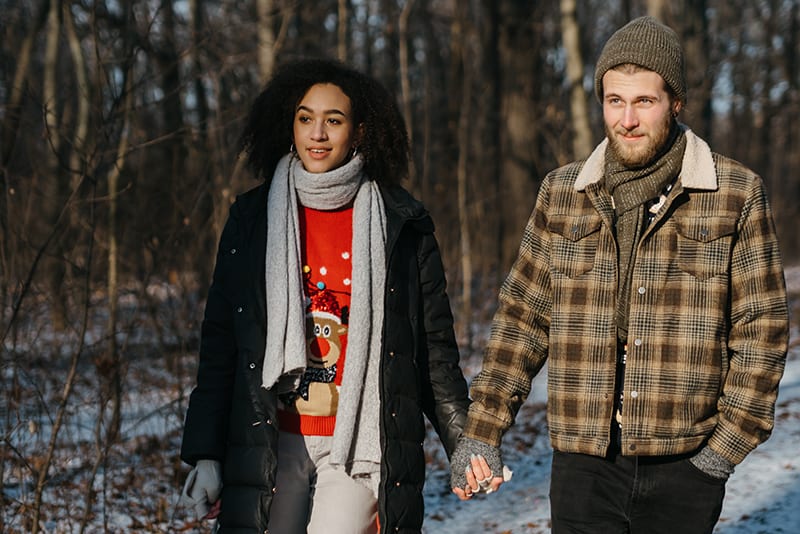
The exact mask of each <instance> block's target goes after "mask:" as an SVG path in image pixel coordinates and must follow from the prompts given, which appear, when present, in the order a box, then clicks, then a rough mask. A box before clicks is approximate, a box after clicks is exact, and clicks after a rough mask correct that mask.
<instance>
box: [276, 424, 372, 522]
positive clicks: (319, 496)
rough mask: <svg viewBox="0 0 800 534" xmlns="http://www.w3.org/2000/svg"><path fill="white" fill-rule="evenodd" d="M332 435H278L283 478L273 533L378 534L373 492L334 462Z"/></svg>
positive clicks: (278, 487)
mask: <svg viewBox="0 0 800 534" xmlns="http://www.w3.org/2000/svg"><path fill="white" fill-rule="evenodd" d="M332 440H333V438H332V437H331V436H301V435H300V434H292V433H289V432H281V433H280V435H279V437H278V475H277V480H276V483H275V495H274V496H273V497H272V506H270V513H269V532H270V534H306V533H308V534H323V533H325V534H375V533H376V532H377V531H378V528H377V513H378V503H377V500H376V499H375V495H374V494H373V493H372V490H370V489H369V488H367V487H366V486H364V485H362V484H359V483H358V482H356V481H354V480H353V479H352V478H350V477H349V476H348V475H347V474H346V473H345V472H344V471H342V470H340V469H334V468H333V467H332V466H331V464H330V463H329V461H328V460H329V457H330V452H331V441H332Z"/></svg>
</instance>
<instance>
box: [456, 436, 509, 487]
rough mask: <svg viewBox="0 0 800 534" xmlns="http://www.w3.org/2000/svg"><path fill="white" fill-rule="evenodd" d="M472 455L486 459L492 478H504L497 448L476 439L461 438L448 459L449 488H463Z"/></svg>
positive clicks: (501, 460)
mask: <svg viewBox="0 0 800 534" xmlns="http://www.w3.org/2000/svg"><path fill="white" fill-rule="evenodd" d="M473 455H474V456H483V457H484V458H486V463H487V464H489V469H491V470H492V476H493V477H504V471H503V459H502V457H501V455H500V449H499V448H498V447H494V446H492V445H489V444H488V443H484V442H483V441H478V440H476V439H470V438H465V437H462V438H460V439H459V440H458V444H457V445H456V450H455V451H453V455H452V456H451V457H450V487H453V488H464V487H465V486H466V485H467V475H466V474H465V473H466V469H467V467H468V466H470V460H471V458H472V456H473Z"/></svg>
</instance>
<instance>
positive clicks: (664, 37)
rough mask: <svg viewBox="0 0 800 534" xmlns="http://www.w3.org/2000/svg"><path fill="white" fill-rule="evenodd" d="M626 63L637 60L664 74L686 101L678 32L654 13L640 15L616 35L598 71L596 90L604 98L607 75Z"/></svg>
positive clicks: (677, 93) (595, 76)
mask: <svg viewBox="0 0 800 534" xmlns="http://www.w3.org/2000/svg"><path fill="white" fill-rule="evenodd" d="M623 63H633V64H635V65H639V66H641V67H644V68H646V69H648V70H652V71H653V72H656V73H658V74H660V75H661V77H662V78H664V81H665V82H666V83H667V85H668V86H669V87H670V88H671V89H672V91H673V92H674V93H675V96H676V97H677V98H678V100H680V101H681V102H684V103H685V102H686V74H685V70H684V62H683V49H682V48H681V44H680V42H679V41H678V35H677V34H676V33H675V32H674V31H673V30H672V28H669V27H667V26H665V25H663V24H661V23H660V22H658V21H657V20H656V19H654V18H653V17H639V18H638V19H634V20H632V21H630V22H629V23H628V24H626V25H625V26H623V27H622V28H620V29H619V30H617V31H616V32H615V33H614V35H612V36H611V37H610V38H609V39H608V41H607V42H606V45H605V46H604V47H603V51H602V52H601V53H600V57H599V58H598V59H597V66H596V67H595V71H594V92H595V94H596V95H597V99H598V100H600V101H601V102H602V101H603V75H604V74H605V73H606V71H608V70H610V69H612V68H614V67H616V66H617V65H621V64H623Z"/></svg>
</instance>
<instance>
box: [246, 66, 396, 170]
mask: <svg viewBox="0 0 800 534" xmlns="http://www.w3.org/2000/svg"><path fill="white" fill-rule="evenodd" d="M323 83H330V84H333V85H336V86H337V87H339V88H340V89H341V90H342V92H344V94H345V95H347V96H348V97H349V98H350V104H351V107H352V110H353V119H354V123H355V124H356V125H358V126H360V127H361V129H362V132H363V135H361V136H360V138H359V141H358V151H359V153H360V154H362V155H363V158H364V171H365V172H366V174H367V177H368V178H369V179H370V180H375V181H377V182H378V183H380V184H385V185H389V184H397V183H399V182H400V181H401V180H402V179H403V178H405V177H406V175H407V174H408V157H409V147H408V133H407V132H406V128H405V123H404V121H403V116H402V115H401V114H400V110H399V108H398V106H397V102H396V101H395V99H394V97H393V96H392V95H391V94H390V93H389V91H387V90H386V88H385V87H383V85H381V84H380V83H379V82H378V81H377V80H375V79H373V78H371V77H370V76H367V75H366V74H363V73H361V72H359V71H357V70H355V69H352V68H350V67H348V66H346V65H344V64H343V63H340V62H338V61H334V60H330V59H303V60H297V61H292V62H289V63H286V64H283V65H281V66H280V67H279V68H278V69H277V70H276V71H275V74H274V75H273V77H272V78H271V79H270V81H269V82H267V85H266V87H265V88H264V90H263V91H261V94H259V95H258V97H257V98H256V100H255V102H254V103H253V106H252V108H251V110H250V113H249V115H248V116H247V119H246V120H247V122H246V125H245V128H244V131H243V132H242V136H241V140H240V147H241V152H243V153H245V154H246V156H247V164H248V166H249V167H250V168H251V169H252V170H253V172H254V173H255V174H256V176H257V177H259V178H262V179H264V180H265V181H266V182H267V183H269V182H270V181H271V180H272V175H273V173H274V172H275V167H276V166H277V164H278V161H279V160H280V159H281V158H282V157H283V156H284V155H285V154H287V153H288V152H289V149H290V146H291V145H292V142H293V141H292V125H293V121H294V115H295V110H296V108H297V105H298V104H299V103H300V101H301V100H302V98H303V96H305V94H306V92H308V90H309V89H310V88H311V87H312V86H313V85H316V84H323Z"/></svg>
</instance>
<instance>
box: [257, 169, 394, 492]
mask: <svg viewBox="0 0 800 534" xmlns="http://www.w3.org/2000/svg"><path fill="white" fill-rule="evenodd" d="M363 167H364V161H363V159H362V157H361V156H360V155H358V156H355V157H354V158H353V159H352V160H350V161H349V162H348V163H347V164H345V165H343V166H341V167H339V168H337V169H334V170H332V171H329V172H325V173H319V174H315V173H310V172H308V171H306V170H305V168H303V165H302V162H301V161H300V160H299V159H297V158H295V157H294V156H293V155H291V154H289V155H286V156H284V157H283V158H282V159H281V161H280V162H279V163H278V166H277V167H276V169H275V174H274V176H273V179H272V183H271V185H270V190H269V198H268V200H267V253H266V289H267V317H268V319H267V342H266V351H265V354H264V367H263V375H262V383H263V387H265V388H267V389H273V388H275V390H276V391H277V392H278V393H286V392H289V391H294V390H295V389H296V388H297V387H298V385H299V383H300V379H301V377H302V375H303V372H304V371H305V368H306V338H305V306H304V302H305V296H304V293H303V285H302V273H301V265H300V264H301V253H300V231H299V218H298V199H299V201H300V203H301V204H302V205H303V206H307V207H310V208H313V209H320V210H331V209H337V208H341V207H343V206H345V205H347V204H348V203H349V202H350V201H352V200H353V198H355V201H354V202H353V248H352V255H353V273H352V276H351V278H352V288H353V292H352V294H351V297H350V310H351V313H350V323H349V325H348V335H347V356H346V364H345V366H344V374H343V376H342V386H341V389H340V396H339V406H338V410H337V414H336V427H335V429H334V433H333V442H332V445H331V456H330V463H331V464H332V465H333V466H335V467H338V468H341V469H344V470H345V472H347V473H348V474H349V475H350V476H351V477H353V478H354V479H356V480H358V481H359V482H361V483H363V484H365V485H366V486H368V487H369V488H371V489H372V490H373V492H374V493H375V495H376V496H377V494H378V484H379V482H380V461H381V450H380V426H379V417H380V402H379V400H380V399H379V391H378V386H379V384H378V367H379V363H380V354H381V334H382V327H383V317H384V308H383V305H384V289H385V282H386V211H385V209H384V205H383V199H382V198H381V195H380V191H379V189H378V185H377V183H375V182H374V181H372V180H369V179H367V178H366V177H365V176H364V174H363V172H362V169H363Z"/></svg>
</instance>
